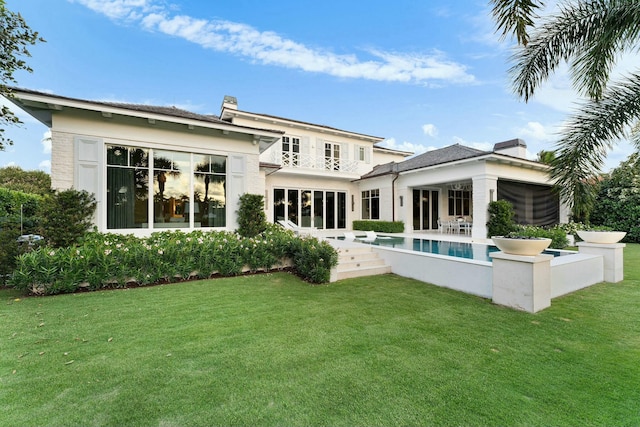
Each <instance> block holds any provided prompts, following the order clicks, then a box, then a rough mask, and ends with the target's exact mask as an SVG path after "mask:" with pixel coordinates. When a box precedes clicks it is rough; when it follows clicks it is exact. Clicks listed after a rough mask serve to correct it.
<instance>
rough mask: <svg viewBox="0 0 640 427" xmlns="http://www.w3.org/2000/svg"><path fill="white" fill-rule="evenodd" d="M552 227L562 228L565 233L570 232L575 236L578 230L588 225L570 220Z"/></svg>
mask: <svg viewBox="0 0 640 427" xmlns="http://www.w3.org/2000/svg"><path fill="white" fill-rule="evenodd" d="M554 228H557V229H559V230H562V231H563V232H564V233H565V234H571V235H572V236H575V235H577V234H578V231H579V230H586V229H587V228H589V227H587V226H586V225H584V224H583V223H581V222H573V221H570V222H568V223H563V224H558V225H556V226H555V227H554Z"/></svg>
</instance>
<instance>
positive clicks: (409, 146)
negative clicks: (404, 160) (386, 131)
mask: <svg viewBox="0 0 640 427" xmlns="http://www.w3.org/2000/svg"><path fill="white" fill-rule="evenodd" d="M379 145H380V146H381V147H386V148H390V149H392V150H400V151H409V152H411V153H413V154H414V155H417V154H422V153H424V152H425V151H429V150H433V149H435V148H434V147H426V146H424V145H422V144H416V143H413V142H408V141H404V142H398V141H396V139H395V138H387V139H385V140H384V141H382V142H381V143H380V144H379Z"/></svg>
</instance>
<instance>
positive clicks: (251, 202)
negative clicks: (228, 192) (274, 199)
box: [237, 193, 267, 237]
mask: <svg viewBox="0 0 640 427" xmlns="http://www.w3.org/2000/svg"><path fill="white" fill-rule="evenodd" d="M266 229H267V217H266V215H265V213H264V196H261V195H259V194H249V193H245V194H243V195H242V196H240V208H239V209H238V230H237V233H238V234H239V235H241V236H242V237H255V236H257V235H258V234H260V233H262V232H263V231H265V230H266Z"/></svg>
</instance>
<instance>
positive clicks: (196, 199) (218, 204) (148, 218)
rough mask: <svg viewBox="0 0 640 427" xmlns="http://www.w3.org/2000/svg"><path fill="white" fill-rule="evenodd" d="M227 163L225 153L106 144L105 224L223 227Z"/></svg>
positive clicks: (108, 226)
mask: <svg viewBox="0 0 640 427" xmlns="http://www.w3.org/2000/svg"><path fill="white" fill-rule="evenodd" d="M226 162H227V160H226V157H224V156H215V155H206V154H193V153H186V152H179V151H169V150H154V149H143V148H136V147H126V146H115V145H108V146H107V189H106V190H107V206H106V209H107V228H108V229H128V228H151V227H153V228H190V227H196V228H197V227H224V226H225V225H226ZM150 176H151V177H153V179H152V181H151V186H150V181H149V177H150ZM192 207H193V208H192ZM150 224H151V226H150Z"/></svg>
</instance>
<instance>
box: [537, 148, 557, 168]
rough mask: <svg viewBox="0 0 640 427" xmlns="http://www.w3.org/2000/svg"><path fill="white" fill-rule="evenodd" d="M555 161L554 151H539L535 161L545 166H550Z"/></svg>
mask: <svg viewBox="0 0 640 427" xmlns="http://www.w3.org/2000/svg"><path fill="white" fill-rule="evenodd" d="M555 159H556V153H555V151H546V150H540V152H539V153H538V158H537V159H536V160H537V161H539V162H540V163H544V164H545V165H551V164H553V162H554V161H555Z"/></svg>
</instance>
